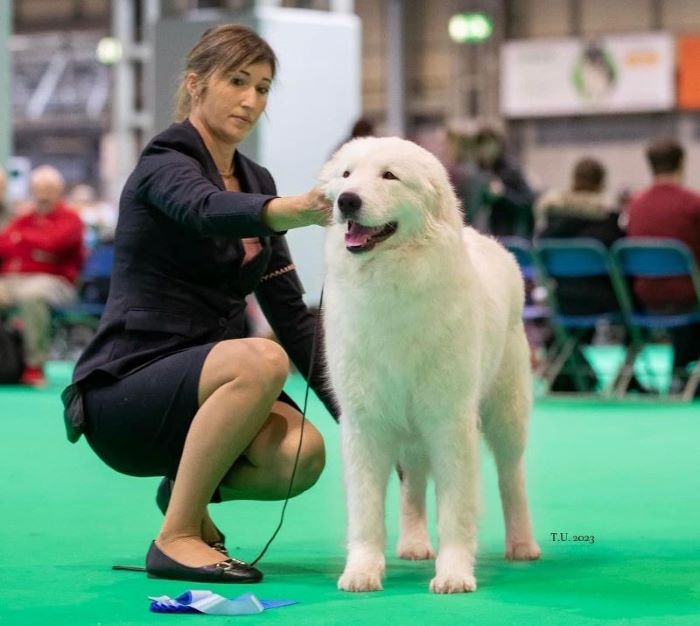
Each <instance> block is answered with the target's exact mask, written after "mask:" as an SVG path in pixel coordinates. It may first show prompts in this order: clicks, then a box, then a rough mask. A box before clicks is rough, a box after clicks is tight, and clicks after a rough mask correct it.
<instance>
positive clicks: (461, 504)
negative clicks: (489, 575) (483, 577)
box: [430, 419, 479, 593]
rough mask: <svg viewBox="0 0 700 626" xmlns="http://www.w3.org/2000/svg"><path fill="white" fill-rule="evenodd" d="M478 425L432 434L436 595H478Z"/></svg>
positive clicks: (441, 427) (432, 584)
mask: <svg viewBox="0 0 700 626" xmlns="http://www.w3.org/2000/svg"><path fill="white" fill-rule="evenodd" d="M478 441H479V439H478V433H477V429H476V419H473V420H471V419H470V421H469V423H468V424H465V423H461V424H455V425H454V426H452V427H448V426H447V425H446V424H444V423H443V424H440V425H439V426H438V427H436V429H435V432H434V433H433V434H432V441H431V443H430V447H431V464H432V467H433V470H434V472H433V473H434V476H435V490H436V495H437V514H438V537H439V542H440V546H439V550H438V556H437V560H436V563H435V578H433V580H432V581H431V582H430V590H431V591H433V592H434V593H460V592H465V591H474V590H476V579H475V578H474V561H475V557H476V533H477V516H478V510H479V476H478V474H479V459H478V449H479V448H478Z"/></svg>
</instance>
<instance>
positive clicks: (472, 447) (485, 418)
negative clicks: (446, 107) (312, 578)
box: [321, 138, 539, 593]
mask: <svg viewBox="0 0 700 626" xmlns="http://www.w3.org/2000/svg"><path fill="white" fill-rule="evenodd" d="M386 172H391V174H393V175H394V176H395V177H396V178H398V180H395V179H393V178H392V177H391V176H389V175H387V174H386ZM321 184H322V185H323V186H324V188H325V190H326V192H327V194H328V196H329V198H331V199H332V200H333V201H334V209H333V211H334V224H333V225H332V226H331V227H330V228H329V229H328V234H327V241H326V262H327V279H326V286H325V295H324V299H325V305H324V307H325V333H326V353H327V361H328V366H329V374H330V380H331V384H332V386H333V389H334V391H335V392H336V394H337V397H338V401H339V403H340V407H341V413H342V415H341V431H342V448H343V459H344V474H345V487H346V494H347V508H348V557H347V563H346V567H345V571H344V572H343V574H342V576H341V577H340V579H339V581H338V586H339V588H341V589H344V590H348V591H369V590H376V589H381V578H382V576H383V573H384V543H385V524H384V500H385V493H386V484H387V480H388V477H389V475H390V473H391V471H392V468H394V467H395V466H396V464H397V463H398V464H399V465H400V468H401V471H402V477H403V478H402V481H401V500H402V502H401V533H400V540H399V544H398V553H399V555H400V556H401V557H402V558H406V559H427V558H432V557H433V556H434V552H433V548H432V546H431V542H430V539H429V535H428V531H427V525H426V515H425V490H426V482H427V478H428V476H431V477H432V478H433V479H434V480H435V484H436V494H437V513H438V536H439V553H438V555H437V560H436V574H435V577H434V578H433V580H432V582H431V584H430V588H431V590H432V591H434V592H439V593H452V592H461V591H472V590H474V589H475V588H476V580H475V578H474V561H475V555H476V549H477V542H476V534H477V526H476V523H477V515H478V509H479V500H480V497H479V477H478V473H479V471H478V470H479V458H478V449H479V446H478V439H479V438H478V431H479V429H481V430H482V431H483V433H484V435H485V437H486V440H487V442H488V443H489V445H490V447H491V449H492V450H493V452H494V457H495V460H496V464H497V468H498V473H499V486H500V491H501V498H502V502H503V510H504V518H505V526H506V557H507V558H509V559H534V558H537V557H538V556H539V548H538V546H537V544H536V542H535V541H534V539H533V534H532V528H531V522H530V516H529V512H528V505H527V498H526V492H525V476H524V474H525V472H524V464H523V453H524V448H525V439H526V431H527V422H528V415H529V408H530V403H531V397H530V373H529V351H528V346H527V341H526V338H525V333H524V329H523V324H522V318H521V314H522V304H523V285H522V279H521V276H520V272H519V270H518V267H517V266H516V264H515V261H514V259H513V258H512V257H511V255H510V254H509V253H508V252H506V251H505V250H504V249H503V248H502V247H501V246H500V245H499V244H498V243H497V242H496V241H494V240H493V239H490V238H488V237H485V236H482V235H480V234H479V233H477V232H476V231H474V230H473V229H471V228H463V225H462V216H461V213H460V211H459V208H458V201H457V198H456V197H455V194H454V192H453V190H452V188H451V186H450V183H449V181H448V178H447V174H446V172H445V169H444V168H443V166H442V165H441V164H440V162H439V161H438V160H437V159H436V158H435V157H434V156H433V155H431V154H430V153H428V152H427V151H425V150H423V149H422V148H420V147H419V146H417V145H416V144H413V143H411V142H409V141H405V140H402V139H398V138H363V139H356V140H354V141H351V142H349V143H348V144H346V145H345V146H343V147H342V148H341V149H340V150H339V151H338V152H337V153H336V154H335V155H334V156H333V157H332V159H331V160H330V161H329V162H328V163H327V164H326V166H325V167H324V168H323V171H322V173H321ZM346 192H350V193H354V194H356V195H357V196H359V198H360V199H361V202H362V205H361V208H360V209H359V211H358V212H357V213H356V214H353V215H352V216H351V218H352V219H353V220H355V221H357V222H359V223H361V224H363V225H365V226H379V225H383V224H386V223H389V222H394V223H396V224H397V225H398V228H397V231H396V233H395V234H394V235H392V236H391V237H389V238H388V239H386V240H385V241H382V242H381V243H379V244H378V245H377V246H376V247H375V248H374V249H372V250H369V251H366V252H360V253H351V252H349V251H348V250H347V249H346V246H345V240H344V238H345V232H346V230H347V223H346V221H347V217H348V216H347V215H343V214H342V213H341V211H340V210H339V207H338V198H339V196H340V195H341V194H342V193H346Z"/></svg>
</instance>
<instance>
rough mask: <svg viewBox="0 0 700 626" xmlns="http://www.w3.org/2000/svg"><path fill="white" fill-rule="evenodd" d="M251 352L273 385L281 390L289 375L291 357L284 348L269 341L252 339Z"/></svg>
mask: <svg viewBox="0 0 700 626" xmlns="http://www.w3.org/2000/svg"><path fill="white" fill-rule="evenodd" d="M249 341H250V345H251V350H252V351H253V352H254V353H255V359H256V361H257V363H258V367H259V368H260V369H262V370H264V374H265V376H266V378H267V379H268V380H270V382H271V384H273V385H274V386H275V387H279V389H280V390H281V389H282V387H283V386H284V383H285V381H286V380H287V375H288V374H289V357H288V356H287V353H286V352H285V351H284V349H283V348H282V346H280V345H279V344H278V343H276V342H274V341H270V340H269V339H262V338H255V339H250V340H249Z"/></svg>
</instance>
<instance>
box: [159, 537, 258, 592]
mask: <svg viewBox="0 0 700 626" xmlns="http://www.w3.org/2000/svg"><path fill="white" fill-rule="evenodd" d="M146 573H147V574H148V577H149V578H168V579H170V580H186V581H189V582H195V583H259V582H260V581H261V580H262V578H263V574H262V572H261V571H260V570H259V569H257V568H255V567H253V566H251V565H248V564H247V563H244V562H243V561H239V560H237V559H231V558H229V559H226V560H225V561H220V562H219V563H214V564H213V565H205V566H204V567H188V566H187V565H183V564H182V563H178V562H177V561H173V560H172V559H171V558H170V557H169V556H167V555H166V554H163V552H162V551H161V550H160V549H159V548H158V546H157V545H156V542H155V541H153V542H152V543H151V547H150V548H149V549H148V554H147V555H146Z"/></svg>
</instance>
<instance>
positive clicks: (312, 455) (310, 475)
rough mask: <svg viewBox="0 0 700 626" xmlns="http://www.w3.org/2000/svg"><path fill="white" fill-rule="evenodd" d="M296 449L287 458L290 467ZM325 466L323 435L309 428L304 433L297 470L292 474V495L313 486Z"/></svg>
mask: <svg viewBox="0 0 700 626" xmlns="http://www.w3.org/2000/svg"><path fill="white" fill-rule="evenodd" d="M295 458H296V449H295V451H294V456H293V457H292V458H291V459H289V462H290V463H291V467H294V459H295ZM325 466H326V446H325V444H324V442H323V437H321V435H320V433H319V432H318V431H317V430H315V429H314V430H309V431H308V433H307V432H305V433H304V441H303V443H302V449H301V453H300V456H299V462H298V464H297V471H296V474H295V476H294V485H293V487H292V495H295V496H296V495H299V494H300V493H303V492H304V491H306V490H307V489H309V488H311V487H313V486H314V485H315V484H316V481H318V479H319V477H320V476H321V474H322V472H323V468H324V467H325Z"/></svg>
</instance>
